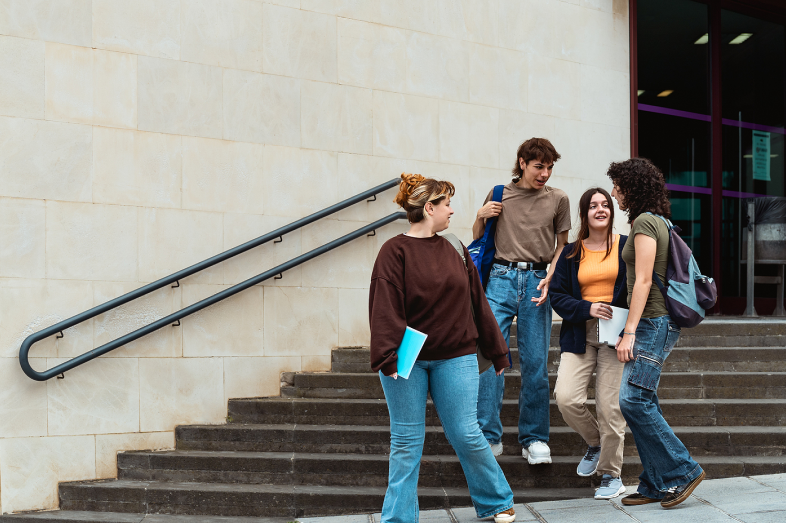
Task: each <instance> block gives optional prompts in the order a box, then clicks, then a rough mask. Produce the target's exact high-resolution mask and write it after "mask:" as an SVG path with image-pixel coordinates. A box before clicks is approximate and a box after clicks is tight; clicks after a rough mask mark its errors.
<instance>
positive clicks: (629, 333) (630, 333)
mask: <svg viewBox="0 0 786 523" xmlns="http://www.w3.org/2000/svg"><path fill="white" fill-rule="evenodd" d="M622 334H627V335H629V336H635V335H636V333H635V332H625V331H622Z"/></svg>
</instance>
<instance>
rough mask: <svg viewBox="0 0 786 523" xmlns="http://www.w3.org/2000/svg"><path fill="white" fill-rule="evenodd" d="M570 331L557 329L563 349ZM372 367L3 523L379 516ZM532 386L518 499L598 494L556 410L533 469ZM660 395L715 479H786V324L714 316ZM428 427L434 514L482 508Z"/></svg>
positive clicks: (580, 447)
mask: <svg viewBox="0 0 786 523" xmlns="http://www.w3.org/2000/svg"><path fill="white" fill-rule="evenodd" d="M557 334H558V326H557V325H555V328H554V330H553V332H552V345H553V346H556V345H557V341H558V339H557ZM511 345H512V346H513V347H515V345H516V341H515V338H513V339H512V340H511ZM513 352H514V354H513V359H514V361H517V354H516V353H515V352H516V351H515V349H514V351H513ZM368 361H369V356H368V350H367V349H363V348H341V349H336V350H334V351H333V365H332V372H329V373H308V372H304V373H294V374H289V375H286V374H285V375H284V378H283V379H284V380H285V382H286V386H284V387H282V391H281V392H282V394H281V397H277V398H253V399H236V400H230V402H229V412H228V418H227V419H228V423H227V424H226V425H219V426H210V425H204V426H181V427H178V428H177V432H176V442H177V443H176V445H177V448H176V450H173V451H159V452H151V451H137V452H125V453H121V454H119V455H118V479H117V480H100V481H91V482H74V483H64V484H61V485H60V508H61V511H54V512H47V513H35V514H22V515H13V516H0V523H11V522H12V521H20V520H31V521H36V522H38V523H41V522H55V521H70V522H72V523H73V522H81V521H84V522H87V521H90V522H92V523H96V522H105V523H129V522H139V521H142V520H143V519H145V515H148V514H162V515H161V516H156V517H155V518H154V520H155V521H156V522H160V523H166V522H169V521H173V522H174V521H178V522H182V521H193V522H199V521H205V522H207V521H211V522H212V521H238V522H240V521H249V522H250V521H251V520H247V519H245V517H249V516H254V517H284V518H295V517H301V516H309V515H329V514H351V513H361V512H366V513H368V512H376V511H378V510H379V509H380V508H381V507H382V500H383V497H384V493H385V485H386V482H387V470H388V462H387V459H388V458H387V452H388V450H389V438H390V435H389V430H388V428H389V427H388V423H389V420H388V416H387V407H386V405H385V401H384V399H383V394H382V389H381V387H380V384H379V378H378V377H377V376H376V375H375V374H373V373H371V372H370V370H369V366H368ZM558 364H559V351H558V350H557V349H556V348H552V349H551V350H550V353H549V370H550V381H551V385H552V390H553V385H554V380H555V379H556V369H557V366H558ZM519 383H520V382H519V379H518V369H517V368H514V369H513V371H509V372H508V379H507V380H506V388H505V400H504V406H503V411H502V418H503V424H504V425H505V431H504V435H503V443H504V446H505V453H504V454H503V455H502V456H501V457H500V458H499V463H500V464H501V466H502V468H503V470H504V471H505V475H506V477H507V478H508V481H509V482H510V484H511V486H512V487H513V489H514V493H515V499H516V501H517V502H519V503H523V502H531V501H541V500H552V499H567V498H574V497H588V496H590V495H591V494H592V492H593V490H592V487H593V486H597V482H598V480H597V478H581V477H578V476H577V475H576V474H575V469H576V464H577V463H578V461H579V460H580V459H581V456H582V455H583V453H584V451H585V450H586V446H585V444H584V442H583V441H582V440H581V438H580V437H579V436H578V435H577V434H575V433H574V432H573V431H572V430H570V429H569V428H568V427H566V426H565V423H564V422H563V420H562V417H561V415H560V414H559V412H558V410H557V408H556V405H555V404H554V402H553V401H552V405H551V423H552V429H551V441H550V442H549V444H550V446H551V449H552V456H553V460H554V462H553V464H551V465H537V466H530V465H529V464H527V462H526V461H525V460H524V459H522V458H521V454H520V452H521V449H520V447H519V445H518V442H517V434H516V425H517V422H518V407H517V405H516V401H517V400H516V398H518V390H519ZM592 392H593V391H592V390H590V395H591V397H592ZM659 396H660V398H661V399H662V401H661V406H662V409H663V412H664V415H665V416H666V419H667V420H668V421H669V423H670V424H671V425H672V427H673V428H674V430H675V432H676V433H677V434H678V435H679V437H680V438H681V439H682V441H683V442H684V443H685V444H686V445H687V446H688V448H689V449H690V451H691V453H692V454H693V456H694V457H695V458H696V460H697V461H698V462H699V463H700V464H701V465H702V466H703V467H704V468H705V470H706V471H707V477H708V478H722V477H730V476H743V475H745V476H748V475H758V474H772V473H780V472H786V322H784V321H747V320H729V319H709V320H707V321H705V322H704V323H702V324H701V325H700V326H698V327H697V328H695V329H691V330H685V331H683V335H682V338H681V339H680V342H679V345H678V348H677V349H676V350H675V351H674V352H673V354H672V355H671V356H670V358H669V360H668V361H667V363H666V367H665V369H664V373H663V376H662V379H661V384H660V388H659ZM590 403H591V405H590V408H594V404H592V403H593V402H592V401H590ZM427 424H428V427H427V433H426V442H425V449H424V456H423V460H422V465H421V472H420V487H419V496H420V504H421V508H422V509H429V508H440V507H448V506H450V507H456V506H468V505H471V502H470V499H469V495H468V491H467V489H466V481H465V478H464V475H463V473H462V470H461V466H460V464H459V462H458V459H457V458H456V456H455V454H454V453H453V450H452V449H451V447H450V445H449V444H448V442H447V440H446V439H445V437H444V435H443V434H442V430H441V427H440V424H439V419H438V417H437V415H436V412H435V411H434V409H433V407H432V406H431V405H429V406H428V408H427ZM640 468H641V465H640V462H639V460H638V458H637V455H636V447H635V445H634V442H633V438H632V437H631V436H630V434H628V437H627V438H626V446H625V463H624V466H623V480H624V482H625V484H626V485H633V484H635V483H636V477H637V476H638V474H639V472H640ZM165 515H169V516H165ZM175 515H181V516H175ZM183 515H189V516H188V517H185V518H184V517H183ZM200 516H201V517H200ZM208 516H224V517H230V519H223V518H220V519H213V518H209V517H208ZM148 517H150V516H148ZM203 517H204V519H202V518H203ZM145 521H147V519H145ZM150 521H153V519H150ZM253 521H260V520H258V519H254V520H253ZM276 521H287V519H283V520H280V519H277V520H276Z"/></svg>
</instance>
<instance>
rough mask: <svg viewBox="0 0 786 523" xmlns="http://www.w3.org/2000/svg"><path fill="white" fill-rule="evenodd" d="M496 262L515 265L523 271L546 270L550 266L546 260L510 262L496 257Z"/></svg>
mask: <svg viewBox="0 0 786 523" xmlns="http://www.w3.org/2000/svg"><path fill="white" fill-rule="evenodd" d="M494 263H496V264H498V265H504V266H505V267H513V268H514V269H521V270H523V271H545V270H546V268H547V267H548V266H549V264H548V263H546V262H509V261H506V260H500V259H499V258H494Z"/></svg>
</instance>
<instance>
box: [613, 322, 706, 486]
mask: <svg viewBox="0 0 786 523" xmlns="http://www.w3.org/2000/svg"><path fill="white" fill-rule="evenodd" d="M679 337H680V328H679V326H677V324H676V323H674V322H673V321H671V318H670V317H669V316H660V317H658V318H642V319H641V320H640V321H639V325H638V326H637V327H636V339H635V340H634V342H633V357H634V359H633V360H631V361H629V362H627V363H626V364H625V369H624V370H623V372H622V384H621V385H620V410H621V411H622V415H623V416H624V417H625V421H627V422H628V427H630V431H631V432H632V433H633V438H634V439H635V440H636V449H637V450H638V452H639V458H640V459H641V465H642V467H643V468H644V471H643V472H642V473H641V475H640V476H639V488H638V492H639V493H640V494H642V495H644V496H647V497H648V498H653V499H662V498H663V497H665V495H666V491H667V490H668V489H669V488H671V487H676V486H678V485H684V484H686V483H690V482H691V481H693V480H694V479H696V478H697V477H699V475H701V472H702V469H701V467H700V466H699V464H698V463H696V462H695V461H694V460H693V459H692V458H691V457H690V453H689V452H688V449H687V448H685V445H683V443H682V442H681V441H680V440H679V438H677V436H676V435H675V434H674V431H673V430H671V427H669V424H668V423H666V420H665V419H663V412H662V411H661V409H660V404H659V403H658V384H659V383H660V374H661V370H662V368H663V364H664V363H665V362H666V358H668V357H669V354H671V350H672V349H673V348H674V345H675V344H676V343H677V340H678V339H679Z"/></svg>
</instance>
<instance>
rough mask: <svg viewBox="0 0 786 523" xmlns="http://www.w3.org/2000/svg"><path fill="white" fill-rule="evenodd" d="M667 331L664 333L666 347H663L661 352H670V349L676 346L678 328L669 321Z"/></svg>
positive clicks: (678, 335)
mask: <svg viewBox="0 0 786 523" xmlns="http://www.w3.org/2000/svg"><path fill="white" fill-rule="evenodd" d="M668 326H669V331H668V332H667V333H666V346H665V347H663V352H671V349H673V348H674V346H675V345H676V344H677V340H679V339H680V332H682V329H680V326H679V325H677V324H676V323H674V322H673V321H669V324H668Z"/></svg>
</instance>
